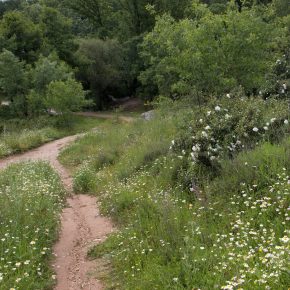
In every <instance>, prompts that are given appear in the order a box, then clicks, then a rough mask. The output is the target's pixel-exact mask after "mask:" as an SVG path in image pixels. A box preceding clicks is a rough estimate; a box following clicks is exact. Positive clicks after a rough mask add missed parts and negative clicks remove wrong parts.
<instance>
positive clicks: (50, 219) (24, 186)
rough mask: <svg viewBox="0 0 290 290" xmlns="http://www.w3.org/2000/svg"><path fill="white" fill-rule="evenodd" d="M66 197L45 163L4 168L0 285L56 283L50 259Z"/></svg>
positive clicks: (43, 286) (16, 286)
mask: <svg viewBox="0 0 290 290" xmlns="http://www.w3.org/2000/svg"><path fill="white" fill-rule="evenodd" d="M64 197H65V191H64V188H63V186H62V183H61V181H60V179H59V177H58V175H57V174H56V173H55V172H54V171H53V170H52V168H51V167H50V166H49V165H48V164H47V163H43V162H37V163H21V164H17V165H12V166H10V167H9V168H7V169H6V170H4V171H1V172H0V217H1V220H0V257H1V258H0V288H1V289H49V288H51V287H52V285H53V283H54V280H53V273H52V271H51V269H50V266H49V264H50V260H51V257H52V245H53V243H54V242H55V240H56V238H57V233H58V229H59V222H60V219H59V217H60V212H61V209H62V206H63V203H64Z"/></svg>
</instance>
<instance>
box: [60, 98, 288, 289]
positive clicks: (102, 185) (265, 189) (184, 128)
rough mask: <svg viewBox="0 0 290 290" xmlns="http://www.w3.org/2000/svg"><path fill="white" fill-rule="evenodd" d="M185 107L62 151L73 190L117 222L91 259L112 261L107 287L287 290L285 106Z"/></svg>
mask: <svg viewBox="0 0 290 290" xmlns="http://www.w3.org/2000/svg"><path fill="white" fill-rule="evenodd" d="M217 102H218V103H217ZM249 103H251V107H248V104H249ZM184 104H185V103H184V102H172V103H170V104H164V103H163V104H161V105H160V108H159V110H157V111H156V118H155V119H154V120H152V121H150V122H144V121H136V122H135V123H133V124H127V125H126V126H124V127H120V125H117V124H107V125H104V126H103V127H101V129H100V132H97V133H92V134H88V135H87V136H85V137H84V138H83V139H80V140H79V141H77V142H76V143H75V144H73V145H72V146H71V147H69V148H67V149H66V150H65V151H64V152H63V153H62V156H61V160H62V162H64V163H65V164H67V165H68V166H70V167H73V168H74V169H75V171H76V172H75V178H74V187H75V190H76V191H78V192H90V193H92V194H97V195H98V196H99V198H100V200H101V204H102V208H103V212H104V213H106V214H108V215H110V216H112V217H113V218H114V220H115V221H116V222H117V223H118V225H119V231H118V232H117V233H116V234H114V235H112V236H111V237H110V238H109V240H108V241H107V242H105V243H104V244H103V245H100V246H98V247H96V248H94V249H92V251H91V253H90V255H91V256H92V257H97V258H103V259H109V261H110V262H111V266H112V270H111V271H112V272H111V273H110V275H108V276H107V277H106V279H107V282H108V285H111V286H112V288H113V289H148V288H150V289H215V288H217V289H287V287H288V286H289V283H290V280H289V272H288V271H289V260H288V257H289V216H288V210H289V209H288V207H289V189H290V188H289V173H290V171H289V170H290V159H289V156H290V154H289V153H290V152H289V149H290V146H289V137H287V136H289V135H288V134H289V124H288V117H289V113H288V111H287V109H285V111H284V112H283V107H284V104H283V101H274V102H272V101H271V100H269V101H262V100H250V99H244V100H240V99H239V98H238V97H237V98H234V97H232V99H228V98H226V99H225V100H213V101H212V103H210V104H209V105H208V107H205V108H203V109H202V110H200V109H199V108H196V107H195V106H191V105H190V104H189V103H188V102H187V103H186V106H184ZM286 108H287V107H286ZM168 112H171V113H170V114H169V113H168ZM208 112H211V113H208ZM225 115H228V116H230V117H225ZM243 117H244V118H243ZM201 119H202V122H201V121H200V120H201ZM222 120H224V121H222ZM267 123H268V124H267ZM263 127H264V128H263ZM175 138H176V139H175ZM233 138H236V139H235V141H233V140H234V139H233ZM237 141H239V142H237ZM197 148H198V149H197ZM215 148H218V150H213V149H215ZM212 157H214V158H212Z"/></svg>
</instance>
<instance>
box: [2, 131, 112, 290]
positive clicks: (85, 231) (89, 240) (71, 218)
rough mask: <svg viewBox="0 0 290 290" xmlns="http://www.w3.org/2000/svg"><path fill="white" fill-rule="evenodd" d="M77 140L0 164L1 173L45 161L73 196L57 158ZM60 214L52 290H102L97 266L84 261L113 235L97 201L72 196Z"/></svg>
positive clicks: (69, 139) (68, 139)
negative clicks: (10, 167) (11, 167)
mask: <svg viewBox="0 0 290 290" xmlns="http://www.w3.org/2000/svg"><path fill="white" fill-rule="evenodd" d="M76 138H77V136H70V137H66V138H63V139H60V140H56V141H53V142H50V143H47V144H45V145H43V146H41V147H39V148H37V149H35V150H31V151H28V152H26V153H24V154H19V155H14V156H11V157H8V158H5V159H2V160H0V169H3V168H5V167H6V166H8V165H9V164H12V163H16V162H21V161H28V160H34V161H35V160H44V161H48V162H50V164H51V165H52V166H53V167H54V168H55V169H56V170H57V171H58V173H59V174H60V176H61V178H62V181H63V183H64V185H65V187H66V189H67V190H68V192H70V193H72V178H71V176H70V175H69V173H68V172H67V171H66V169H65V168H64V167H63V166H62V165H61V164H60V163H59V161H58V160H57V156H58V154H59V152H60V150H61V149H62V148H64V147H65V146H66V145H68V144H69V143H71V142H73V141H74V140H75V139H76ZM67 205H68V206H67V207H66V208H65V209H64V210H63V213H62V217H61V218H62V221H61V232H60V237H59V241H58V242H57V244H56V245H55V247H54V253H55V261H54V265H53V266H54V269H55V272H56V279H57V283H56V287H55V290H80V289H84V290H101V289H103V285H102V283H101V282H100V281H98V280H97V279H96V278H94V277H93V273H94V270H96V267H97V266H96V264H95V263H94V262H93V261H89V260H88V259H87V257H86V255H87V251H88V249H89V248H90V247H91V246H93V245H95V244H98V243H101V242H102V241H104V240H105V239H106V236H107V235H108V234H110V233H111V232H112V231H113V225H112V223H111V222H110V220H109V219H107V218H104V217H102V216H100V213H99V210H98V206H97V199H96V198H95V197H92V196H88V195H71V196H70V197H69V198H68V200H67Z"/></svg>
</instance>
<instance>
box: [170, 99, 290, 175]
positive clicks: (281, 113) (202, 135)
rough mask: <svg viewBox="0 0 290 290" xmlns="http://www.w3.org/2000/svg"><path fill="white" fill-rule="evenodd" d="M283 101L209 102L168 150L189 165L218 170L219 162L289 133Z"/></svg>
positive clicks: (279, 138) (220, 100) (286, 106)
mask: <svg viewBox="0 0 290 290" xmlns="http://www.w3.org/2000/svg"><path fill="white" fill-rule="evenodd" d="M289 128H290V127H289V111H288V104H287V101H283V100H281V101H277V100H275V99H268V100H263V99H261V98H252V97H250V98H248V97H234V96H230V95H229V94H228V96H227V97H224V98H221V99H213V100H211V101H210V102H209V103H208V104H207V105H206V106H204V107H202V108H200V110H199V112H198V114H197V115H195V116H190V119H188V124H187V126H185V127H183V128H181V130H180V131H179V134H178V135H177V138H176V139H175V140H174V141H173V144H172V150H173V151H174V152H175V153H178V154H180V155H181V156H184V157H185V158H188V159H189V160H190V163H191V164H192V165H193V166H196V165H197V166H198V165H203V166H206V167H211V169H208V170H212V169H218V168H219V165H220V161H221V160H223V159H224V158H232V157H234V156H235V155H236V154H237V153H238V152H240V151H242V150H246V149H251V148H254V147H255V146H256V145H257V144H259V143H261V142H265V141H269V142H278V141H279V140H281V138H283V136H285V133H287V132H289V130H290V129H289Z"/></svg>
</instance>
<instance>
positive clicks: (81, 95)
mask: <svg viewBox="0 0 290 290" xmlns="http://www.w3.org/2000/svg"><path fill="white" fill-rule="evenodd" d="M88 104H89V102H88V101H86V99H85V91H84V90H83V88H82V85H81V84H80V83H78V82H76V81H75V80H73V79H68V80H66V81H53V82H51V83H50V84H49V85H48V87H47V92H46V106H47V108H52V109H54V110H56V111H57V112H60V113H63V114H65V113H69V112H74V111H78V110H80V109H81V108H82V107H83V106H86V105H88Z"/></svg>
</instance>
